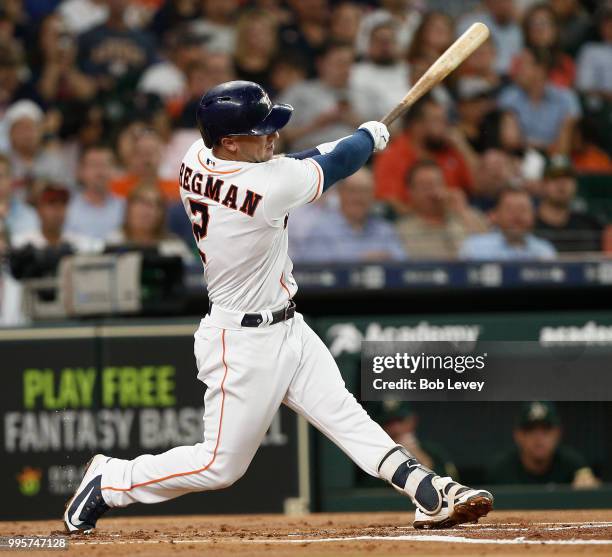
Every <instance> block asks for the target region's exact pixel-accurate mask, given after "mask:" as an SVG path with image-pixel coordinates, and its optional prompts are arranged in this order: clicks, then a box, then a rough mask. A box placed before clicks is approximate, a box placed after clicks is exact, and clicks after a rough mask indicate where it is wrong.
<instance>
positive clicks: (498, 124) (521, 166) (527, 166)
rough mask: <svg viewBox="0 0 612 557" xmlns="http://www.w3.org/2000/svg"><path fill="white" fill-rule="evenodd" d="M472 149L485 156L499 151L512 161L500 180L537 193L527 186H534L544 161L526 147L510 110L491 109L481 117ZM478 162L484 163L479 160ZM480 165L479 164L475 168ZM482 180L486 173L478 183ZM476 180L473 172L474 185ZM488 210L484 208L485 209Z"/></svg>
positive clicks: (525, 142) (536, 152) (540, 156)
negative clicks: (523, 184) (489, 152)
mask: <svg viewBox="0 0 612 557" xmlns="http://www.w3.org/2000/svg"><path fill="white" fill-rule="evenodd" d="M474 146H475V148H476V151H478V152H480V153H486V152H487V151H489V150H492V149H493V150H498V151H503V152H504V153H505V154H506V155H507V157H509V158H510V159H511V161H512V168H511V169H510V171H509V172H508V173H506V174H505V176H506V177H505V178H504V180H503V181H504V182H509V183H511V182H515V183H516V184H518V183H519V182H521V181H523V182H524V183H525V185H526V187H527V188H529V189H530V190H532V189H533V190H536V191H537V187H532V186H531V184H538V183H539V181H540V180H541V179H542V175H543V173H544V166H545V165H546V158H545V157H544V155H542V154H541V153H540V152H539V151H537V150H536V149H534V148H532V147H529V146H528V145H527V141H526V140H525V137H524V135H523V132H522V130H521V125H520V122H519V120H518V118H517V116H516V114H515V113H514V112H513V111H512V110H498V109H495V110H492V111H491V112H489V113H488V114H487V115H485V117H484V118H483V120H482V122H481V123H480V134H479V136H478V139H477V140H476V142H475V145H474ZM480 162H481V163H482V162H486V161H482V160H481V161H480ZM480 166H481V165H480V164H479V165H478V168H480ZM498 170H499V171H500V172H503V170H505V168H502V167H500V168H499V169H498ZM511 174H514V176H511ZM482 179H483V180H485V181H486V180H487V179H488V177H487V171H486V170H485V175H484V176H482V177H481V181H482ZM478 181H479V177H478V175H477V173H476V174H475V182H478ZM476 189H477V188H475V190H476ZM489 197H490V196H489ZM493 197H495V196H493ZM489 208H490V207H486V209H489Z"/></svg>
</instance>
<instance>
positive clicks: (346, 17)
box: [329, 1, 362, 45]
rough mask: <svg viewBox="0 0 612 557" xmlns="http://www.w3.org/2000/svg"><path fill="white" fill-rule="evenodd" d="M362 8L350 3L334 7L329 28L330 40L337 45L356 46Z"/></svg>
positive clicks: (341, 3) (344, 2) (342, 3)
mask: <svg viewBox="0 0 612 557" xmlns="http://www.w3.org/2000/svg"><path fill="white" fill-rule="evenodd" d="M361 15H362V8H361V7H360V6H358V5H357V4H355V3H354V2H350V1H343V2H340V3H339V4H336V6H334V8H333V11H332V14H331V22H330V27H329V40H330V41H332V42H335V43H342V44H348V45H356V41H357V35H358V33H359V26H360V24H361Z"/></svg>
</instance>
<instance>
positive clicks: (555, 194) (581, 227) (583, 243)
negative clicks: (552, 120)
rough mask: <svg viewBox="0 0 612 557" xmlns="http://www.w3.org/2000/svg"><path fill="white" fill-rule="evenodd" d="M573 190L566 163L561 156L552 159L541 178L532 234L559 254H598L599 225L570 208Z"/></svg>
mask: <svg viewBox="0 0 612 557" xmlns="http://www.w3.org/2000/svg"><path fill="white" fill-rule="evenodd" d="M576 188H577V184H576V176H575V173H574V169H573V167H572V165H571V163H570V161H569V160H568V159H567V158H566V157H563V156H561V155H558V156H556V157H553V158H552V159H551V160H550V162H549V164H548V167H547V168H546V173H545V175H544V186H543V188H542V199H541V200H540V204H539V205H538V218H537V220H536V227H535V228H536V233H537V234H538V236H541V237H542V238H546V239H548V240H549V241H550V242H551V243H552V244H553V245H554V246H555V248H556V249H557V251H559V252H579V251H590V252H597V251H601V249H602V232H603V226H602V224H601V223H600V222H599V221H598V220H597V219H596V218H595V217H593V216H592V215H589V214H588V213H585V212H578V211H575V210H573V208H572V204H573V203H574V201H575V199H576Z"/></svg>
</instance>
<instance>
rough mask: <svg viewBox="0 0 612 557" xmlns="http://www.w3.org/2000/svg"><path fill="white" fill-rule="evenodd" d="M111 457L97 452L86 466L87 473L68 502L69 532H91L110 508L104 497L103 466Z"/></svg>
mask: <svg viewBox="0 0 612 557" xmlns="http://www.w3.org/2000/svg"><path fill="white" fill-rule="evenodd" d="M109 460H110V458H109V457H107V456H104V455H101V454H97V455H96V456H94V457H93V458H92V459H91V460H90V461H89V462H88V463H87V465H86V466H85V474H84V475H83V479H82V480H81V483H80V485H79V487H78V488H77V490H76V491H75V492H74V495H73V496H72V498H71V499H70V500H69V501H68V503H66V510H65V512H64V526H65V527H66V530H67V531H68V533H70V534H73V533H76V532H84V533H88V532H91V531H92V530H93V529H94V528H95V527H96V522H97V520H98V518H100V517H101V516H102V515H103V514H104V513H105V512H106V511H108V509H109V508H110V507H109V506H108V505H107V504H106V502H105V501H104V499H103V498H102V491H101V489H100V487H101V481H102V467H103V466H104V464H105V463H106V462H108V461H109Z"/></svg>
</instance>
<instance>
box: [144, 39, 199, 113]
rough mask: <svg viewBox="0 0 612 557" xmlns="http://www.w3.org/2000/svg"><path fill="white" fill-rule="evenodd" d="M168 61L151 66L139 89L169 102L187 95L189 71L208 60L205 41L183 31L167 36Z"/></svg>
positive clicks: (145, 73)
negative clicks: (191, 67) (190, 68)
mask: <svg viewBox="0 0 612 557" xmlns="http://www.w3.org/2000/svg"><path fill="white" fill-rule="evenodd" d="M166 42H167V53H168V54H167V58H166V59H165V60H161V61H159V62H157V63H156V64H153V65H152V66H149V67H148V68H147V69H146V70H145V72H144V73H143V74H142V77H141V78H140V81H139V82H138V90H140V91H143V92H145V93H153V94H155V95H157V96H159V97H161V98H162V99H164V100H165V101H166V102H172V101H173V100H175V99H180V98H182V97H184V96H185V95H186V94H187V77H186V73H187V68H188V67H189V66H190V65H191V64H193V63H197V62H199V61H200V60H203V59H205V57H206V50H205V49H204V47H203V44H202V38H201V37H199V36H198V35H196V34H195V33H192V32H191V31H189V30H188V29H185V28H180V29H177V30H176V31H175V32H173V33H171V34H169V35H168V39H167V41H166Z"/></svg>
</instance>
